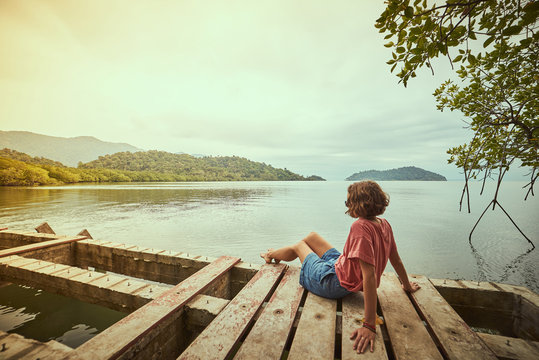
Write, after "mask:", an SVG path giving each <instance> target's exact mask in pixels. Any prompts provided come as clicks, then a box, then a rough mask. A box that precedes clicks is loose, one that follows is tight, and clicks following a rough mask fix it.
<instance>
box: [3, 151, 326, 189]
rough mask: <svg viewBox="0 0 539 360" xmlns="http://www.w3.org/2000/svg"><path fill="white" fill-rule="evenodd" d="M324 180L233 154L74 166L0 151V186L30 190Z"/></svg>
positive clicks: (146, 154) (160, 154) (148, 155)
mask: <svg viewBox="0 0 539 360" xmlns="http://www.w3.org/2000/svg"><path fill="white" fill-rule="evenodd" d="M146 181H324V179H323V178H321V177H319V176H316V175H312V176H309V177H304V176H301V175H298V174H296V173H293V172H292V171H290V170H287V169H286V168H285V169H278V168H274V167H273V166H271V165H267V164H265V163H260V162H255V161H251V160H248V159H245V158H241V157H238V156H223V157H213V156H205V157H202V158H197V157H194V156H191V155H188V154H172V153H168V152H165V151H156V150H151V151H137V152H134V153H131V152H119V153H115V154H111V155H105V156H100V157H99V158H98V159H96V160H93V161H90V162H87V163H82V162H79V164H78V167H76V168H75V167H67V166H65V165H63V164H62V163H61V162H58V161H54V160H50V159H47V158H44V157H37V156H34V157H32V156H30V155H28V154H25V153H22V152H19V151H16V150H11V149H3V150H0V185H8V186H34V185H58V184H66V183H80V182H146Z"/></svg>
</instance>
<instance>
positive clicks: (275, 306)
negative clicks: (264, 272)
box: [234, 267, 305, 360]
mask: <svg viewBox="0 0 539 360" xmlns="http://www.w3.org/2000/svg"><path fill="white" fill-rule="evenodd" d="M299 273H300V268H299V267H289V268H288V270H287V271H286V273H285V275H284V277H283V279H282V280H281V282H280V283H279V286H278V287H277V290H275V293H273V296H272V297H271V299H270V300H269V302H268V304H267V305H266V307H265V308H264V310H263V311H262V313H261V314H260V316H259V318H258V320H257V321H256V323H255V325H254V326H253V328H252V329H251V331H250V332H249V335H247V338H246V339H245V341H244V342H243V344H242V346H241V347H240V350H239V351H238V353H237V354H236V356H235V357H234V359H246V360H248V359H280V358H281V356H282V354H283V351H284V347H285V345H286V341H287V339H288V337H289V335H290V331H291V330H292V325H293V324H294V319H295V317H296V314H297V311H298V309H299V304H300V302H301V298H302V296H303V293H304V291H305V289H304V288H303V286H301V285H300V284H299ZM269 339H271V340H270V341H268V340H269Z"/></svg>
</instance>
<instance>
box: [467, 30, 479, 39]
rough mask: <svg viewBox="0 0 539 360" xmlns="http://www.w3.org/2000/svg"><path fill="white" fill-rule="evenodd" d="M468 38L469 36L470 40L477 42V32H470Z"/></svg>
mask: <svg viewBox="0 0 539 360" xmlns="http://www.w3.org/2000/svg"><path fill="white" fill-rule="evenodd" d="M468 36H469V37H470V39H472V40H477V37H476V36H475V32H473V31H470V32H469V33H468Z"/></svg>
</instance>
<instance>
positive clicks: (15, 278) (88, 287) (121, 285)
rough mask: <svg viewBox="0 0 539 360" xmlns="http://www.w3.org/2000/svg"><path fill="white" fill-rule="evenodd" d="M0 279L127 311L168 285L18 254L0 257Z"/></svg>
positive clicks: (143, 302)
mask: <svg viewBox="0 0 539 360" xmlns="http://www.w3.org/2000/svg"><path fill="white" fill-rule="evenodd" d="M0 265H1V266H0V279H2V280H4V281H10V282H13V283H17V284H22V285H27V286H32V287H35V288H37V289H42V290H45V291H49V292H51V293H54V294H60V295H63V296H68V297H72V298H75V299H78V300H81V301H84V302H88V303H92V304H97V305H101V306H105V307H108V308H110V309H114V310H118V311H123V312H130V311H134V310H136V309H138V308H140V307H141V306H143V305H145V304H146V303H148V302H149V301H151V300H152V299H153V298H154V297H156V296H158V295H159V294H161V293H163V292H165V291H167V290H168V289H169V288H168V287H164V286H160V285H156V284H152V285H151V286H149V284H148V283H146V282H142V281H139V280H135V279H129V278H125V277H123V276H117V275H114V274H103V273H99V272H94V271H89V270H85V269H80V268H77V267H73V266H68V265H63V264H55V263H51V262H48V261H44V260H36V259H31V258H24V257H20V256H18V255H13V256H10V257H4V258H0Z"/></svg>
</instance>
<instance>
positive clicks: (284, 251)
mask: <svg viewBox="0 0 539 360" xmlns="http://www.w3.org/2000/svg"><path fill="white" fill-rule="evenodd" d="M331 248H332V246H331V244H330V243H328V242H327V241H326V240H324V238H322V237H321V236H320V235H318V234H317V233H314V232H312V233H310V234H309V235H307V237H306V238H305V239H302V240H301V241H300V242H298V243H297V244H294V245H291V246H285V247H282V248H280V249H277V250H272V249H269V250H268V252H266V253H263V254H260V256H261V257H262V258H263V259H264V260H266V262H267V263H270V262H271V260H272V259H274V260H275V262H277V263H278V262H279V261H281V260H283V261H292V260H295V259H296V258H298V257H299V260H300V261H301V263H303V260H305V258H306V257H307V255H309V253H312V252H314V253H316V255H318V257H321V256H322V255H324V253H325V252H326V251H328V250H329V249H331Z"/></svg>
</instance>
